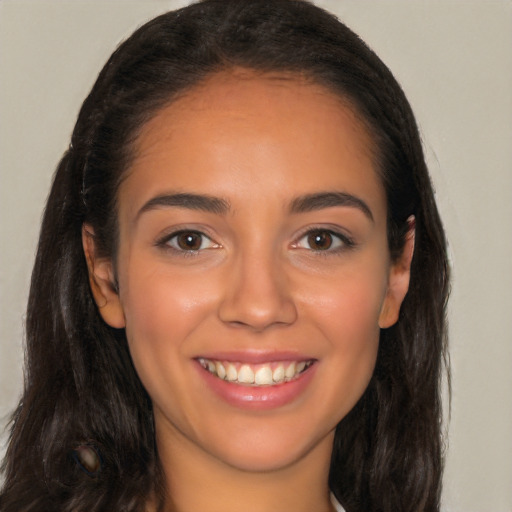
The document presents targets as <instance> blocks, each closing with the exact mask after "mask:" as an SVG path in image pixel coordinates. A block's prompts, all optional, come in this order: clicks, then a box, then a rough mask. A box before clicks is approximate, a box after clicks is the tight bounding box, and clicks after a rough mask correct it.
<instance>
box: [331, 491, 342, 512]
mask: <svg viewBox="0 0 512 512" xmlns="http://www.w3.org/2000/svg"><path fill="white" fill-rule="evenodd" d="M331 503H332V505H333V507H334V508H335V509H336V512H345V509H344V508H343V507H342V506H341V504H340V502H339V501H338V500H337V499H336V497H335V496H334V494H333V493H332V492H331Z"/></svg>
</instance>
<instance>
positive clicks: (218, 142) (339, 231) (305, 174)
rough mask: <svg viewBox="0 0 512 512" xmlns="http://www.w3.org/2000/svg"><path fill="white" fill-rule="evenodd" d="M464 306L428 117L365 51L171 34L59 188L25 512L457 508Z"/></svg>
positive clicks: (184, 23)
mask: <svg viewBox="0 0 512 512" xmlns="http://www.w3.org/2000/svg"><path fill="white" fill-rule="evenodd" d="M447 288H448V271H447V263H446V253H445V240H444V234H443V229H442V226H441V222H440V220H439V216H438V213H437V209H436V205H435V202H434V198H433V193H432V187H431V184H430V180H429V176H428V172H427V169H426V166H425V162H424V158H423V154H422V148H421V143H420V140H419V136H418V132H417V128H416V125H415V121H414V117H413V114H412V112H411V109H410V107H409V105H408V103H407V100H406V98H405V96H404V94H403V92H402V91H401V89H400V87H399V85H398V84H397V82H396V81H395V80H394V78H393V76H392V75H391V73H390V72H389V70H388V69H387V68H386V67H385V66H384V64H383V63H382V62H381V61H380V60H379V59H378V58H377V57H376V55H375V54H374V53H373V52H371V51H370V50H369V49H368V48H367V46H366V45H365V44H364V43H363V42H362V41H361V40H360V39H359V38H358V37H357V36H356V35H355V34H354V33H352V32H351V31H350V30H349V29H348V28H347V27H345V26H344V25H343V24H341V23H340V22H339V21H337V20H336V19H335V18H334V17H332V16H331V15H329V14H328V13H326V12H325V11H322V10H321V9H319V8H317V7H315V6H313V5H311V4H309V3H306V2H303V1H292V0H277V1H276V0H273V1H272V2H270V1H268V0H266V1H262V0H250V1H243V2H240V1H235V0H206V1H204V2H201V3H198V4H194V5H191V6H189V7H187V8H185V9H182V10H179V11H176V12H170V13H167V14H165V15H162V16H160V17H158V18H156V19H154V20H153V21H151V22H149V23H147V24H146V25H144V26H143V27H142V28H140V29H139V30H137V31H136V32H135V33H134V34H133V35H132V36H131V37H130V38H129V39H128V40H127V41H126V42H125V43H123V44H122V45H121V46H120V47H119V48H118V49H117V50H116V51H115V52H114V54H113V55H112V57H111V58H110V60H109V61H108V62H107V64H106V65H105V67H104V69H103V70H102V72H101V73H100V76H99V78H98V80H97V82H96V84H95V85H94V87H93V89H92V91H91V93H90V95H89V96H88V98H87V99H86V100H85V102H84V105H83V107H82V109H81V112H80V114H79V117H78V121H77V124H76V126H75V130H74V132H73V135H72V140H71V145H70V147H69V150H68V151H67V152H66V153H65V155H64V157H63V159H62V161H61V162H60V164H59V167H58V169H57V173H56V175H55V179H54V183H53V187H52V191H51V194H50V197H49V199H48V204H47V208H46V212H45V217H44V220H43V226H42V231H41V237H40V241H39V249H38V253H37V258H36V264H35V268H34V273H33V278H32V286H31V293H30V298H29V304H28V313H27V369H26V385H25V392H24V396H23V398H22V400H21V402H20V406H19V408H18V410H17V411H16V413H15V415H14V419H13V426H12V434H11V439H10V444H9V447H8V451H7V456H6V461H5V485H4V489H3V491H2V494H1V497H0V509H1V510H2V512H4V511H5V512H7V511H14V510H16V511H21V510H23V511H36V510H37V511H41V510H45V511H51V510H56V511H57V510H58V511H70V512H71V511H73V512H77V511H85V510H87V511H105V510H120V511H121V510H122V511H150V510H161V511H179V512H182V511H183V512H186V511H198V510H201V511H205V512H208V511H221V510H222V511H231V510H239V509H240V508H242V507H243V509H244V510H246V511H248V512H262V511H271V510H272V511H273V510H286V511H288V510H289V511H298V512H299V511H304V512H305V511H312V510H315V511H318V512H322V511H329V510H331V511H332V510H343V509H344V510H346V511H347V512H356V511H361V512H363V511H364V512H369V511H377V510H378V511H394V512H396V511H436V510H438V509H439V494H440V482H441V471H442V457H441V455H442V454H441V439H440V413H441V406H440V396H439V385H440V375H441V371H442V361H443V355H444V351H445V325H444V322H445V320H444V314H445V305H446V298H447ZM342 507H343V508H342Z"/></svg>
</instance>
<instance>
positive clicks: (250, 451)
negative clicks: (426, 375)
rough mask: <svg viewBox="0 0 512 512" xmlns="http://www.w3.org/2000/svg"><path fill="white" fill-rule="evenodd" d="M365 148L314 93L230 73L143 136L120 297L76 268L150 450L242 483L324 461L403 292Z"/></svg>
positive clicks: (402, 268)
mask: <svg viewBox="0 0 512 512" xmlns="http://www.w3.org/2000/svg"><path fill="white" fill-rule="evenodd" d="M371 148H372V145H371V141H370V139H369V137H368V135H367V133H366V131H365V129H364V126H363V124H362V123H361V122H360V121H359V120H358V118H357V116H356V115H355V114H354V112H353V110H352V109H351V108H350V107H349V106H348V105H347V104H345V103H343V102H342V101H341V100H340V99H339V98H338V97H336V96H335V95H333V94H331V93H330V92H328V91H326V90H325V89H323V88H322V87H320V86H316V85H312V84H311V83H306V82H305V81H301V80H300V79H297V78H295V79H293V78H290V77H288V78H286V77H280V78H279V77H269V76H261V75H258V76H256V75H251V74H249V73H245V74H243V73H242V72H232V73H224V74H219V75H215V76H213V77H212V78H210V79H209V80H208V81H207V82H206V83H204V84H203V85H201V86H199V87H197V88H196V89H194V90H192V91H190V92H189V93H188V94H187V95H186V96H184V97H181V98H180V99H178V100H176V101H175V102H174V103H172V104H171V105H170V106H168V107H166V108H164V109H163V110H161V111H160V112H159V113H158V114H157V115H156V116H155V117H154V118H153V119H152V120H151V121H149V122H148V123H147V124H146V125H145V126H144V128H143V129H142V132H141V133H140V136H139V139H138V141H137V146H136V149H137V151H136V157H135V159H134V161H133V163H132V165H131V167H130V168H129V169H128V171H127V174H126V179H125V180H124V181H123V183H122V185H121V186H120V190H119V227H120V240H119V249H118V255H117V261H116V262H115V274H116V276H117V279H118V284H119V294H118V295H117V294H116V293H115V292H114V291H113V290H112V288H111V287H109V286H107V284H105V283H107V281H108V280H111V279H112V276H113V273H114V270H113V268H112V262H109V261H101V260H98V261H91V259H93V258H91V255H90V254H91V251H90V250H89V252H88V256H89V262H90V268H91V274H92V283H93V291H94V292H95V296H96V297H97V298H98V297H100V298H98V303H99V301H100V300H101V301H102V302H103V303H106V305H105V304H103V305H104V306H105V307H102V308H101V309H100V311H101V312H102V314H103V316H104V318H105V320H106V321H107V323H109V324H111V325H113V326H115V327H125V328H126V335H127V338H128V342H129V347H130V351H131V355H132V357H133V361H134V364H135V367H136V369H137V372H138V374H139V376H140V378H141V380H142V382H143V384H144V386H145V387H146V389H147V391H148V393H149V395H150V397H151V398H152V401H153V404H154V411H155V424H156V430H157V437H158V439H159V442H162V443H165V442H166V440H171V439H172V442H174V443H178V444H179V443H180V442H181V443H182V445H183V446H189V447H192V448H191V449H192V450H196V452H197V453H203V454H207V456H208V457H213V458H214V459H216V460H218V461H220V462H221V463H225V464H228V465H230V466H232V467H237V468H241V469H244V470H250V471H260V470H270V469H276V468H279V467H285V466H287V465H290V464H293V463H295V462H297V461H299V460H301V458H303V457H305V456H306V454H309V453H312V452H314V451H315V450H324V452H325V453H327V454H330V450H331V444H332V440H333V432H334V429H335V427H336V425H337V423H338V422H339V421H340V420H341V419H342V418H343V417H344V416H345V415H346V414H347V413H348V412H349V411H350V410H351V409H352V407H353V406H354V405H355V403H356V402H357V400H358V399H359V398H360V397H361V395H362V393H363V392H364V390H365V388H366V387H367V384H368V382H369V380H370V378H371V375H372V372H373V369H374V365H375V360H376V354H377V347H378V342H379V331H380V328H382V327H388V326H389V325H391V324H392V323H394V322H395V320H396V317H397V314H398V309H399V307H400V303H401V300H402V299H403V296H404V295H405V293H406V290H407V283H408V265H407V264H402V263H401V262H397V263H394V264H392V262H391V261H390V257H389V251H388V245H387V239H386V197H385V193H384V190H383V187H382V185H381V183H380V181H379V178H378V176H377V174H376V171H375V167H374V164H373V159H372V151H371ZM87 251H88V249H87V243H86V252H87ZM169 442H170V441H169Z"/></svg>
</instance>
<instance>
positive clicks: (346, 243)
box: [295, 229, 354, 253]
mask: <svg viewBox="0 0 512 512" xmlns="http://www.w3.org/2000/svg"><path fill="white" fill-rule="evenodd" d="M353 246H354V243H353V241H352V240H351V239H350V238H348V237H347V236H345V235H343V234H341V233H336V232H334V231H331V230H329V229H312V230H311V231H308V232H307V233H305V234H304V235H303V236H302V238H301V239H300V240H299V241H298V242H297V243H296V244H295V247H296V248H299V249H308V250H310V251H313V252H327V253H334V252H338V251H341V250H343V249H348V248H351V247H353Z"/></svg>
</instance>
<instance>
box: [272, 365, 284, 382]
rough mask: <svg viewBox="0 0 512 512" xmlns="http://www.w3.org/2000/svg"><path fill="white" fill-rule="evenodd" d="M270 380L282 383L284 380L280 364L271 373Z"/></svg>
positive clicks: (282, 368)
mask: <svg viewBox="0 0 512 512" xmlns="http://www.w3.org/2000/svg"><path fill="white" fill-rule="evenodd" d="M272 380H273V381H274V382H283V380H284V367H283V365H282V364H280V365H279V366H278V367H277V368H276V369H275V370H274V371H273V372H272Z"/></svg>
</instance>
